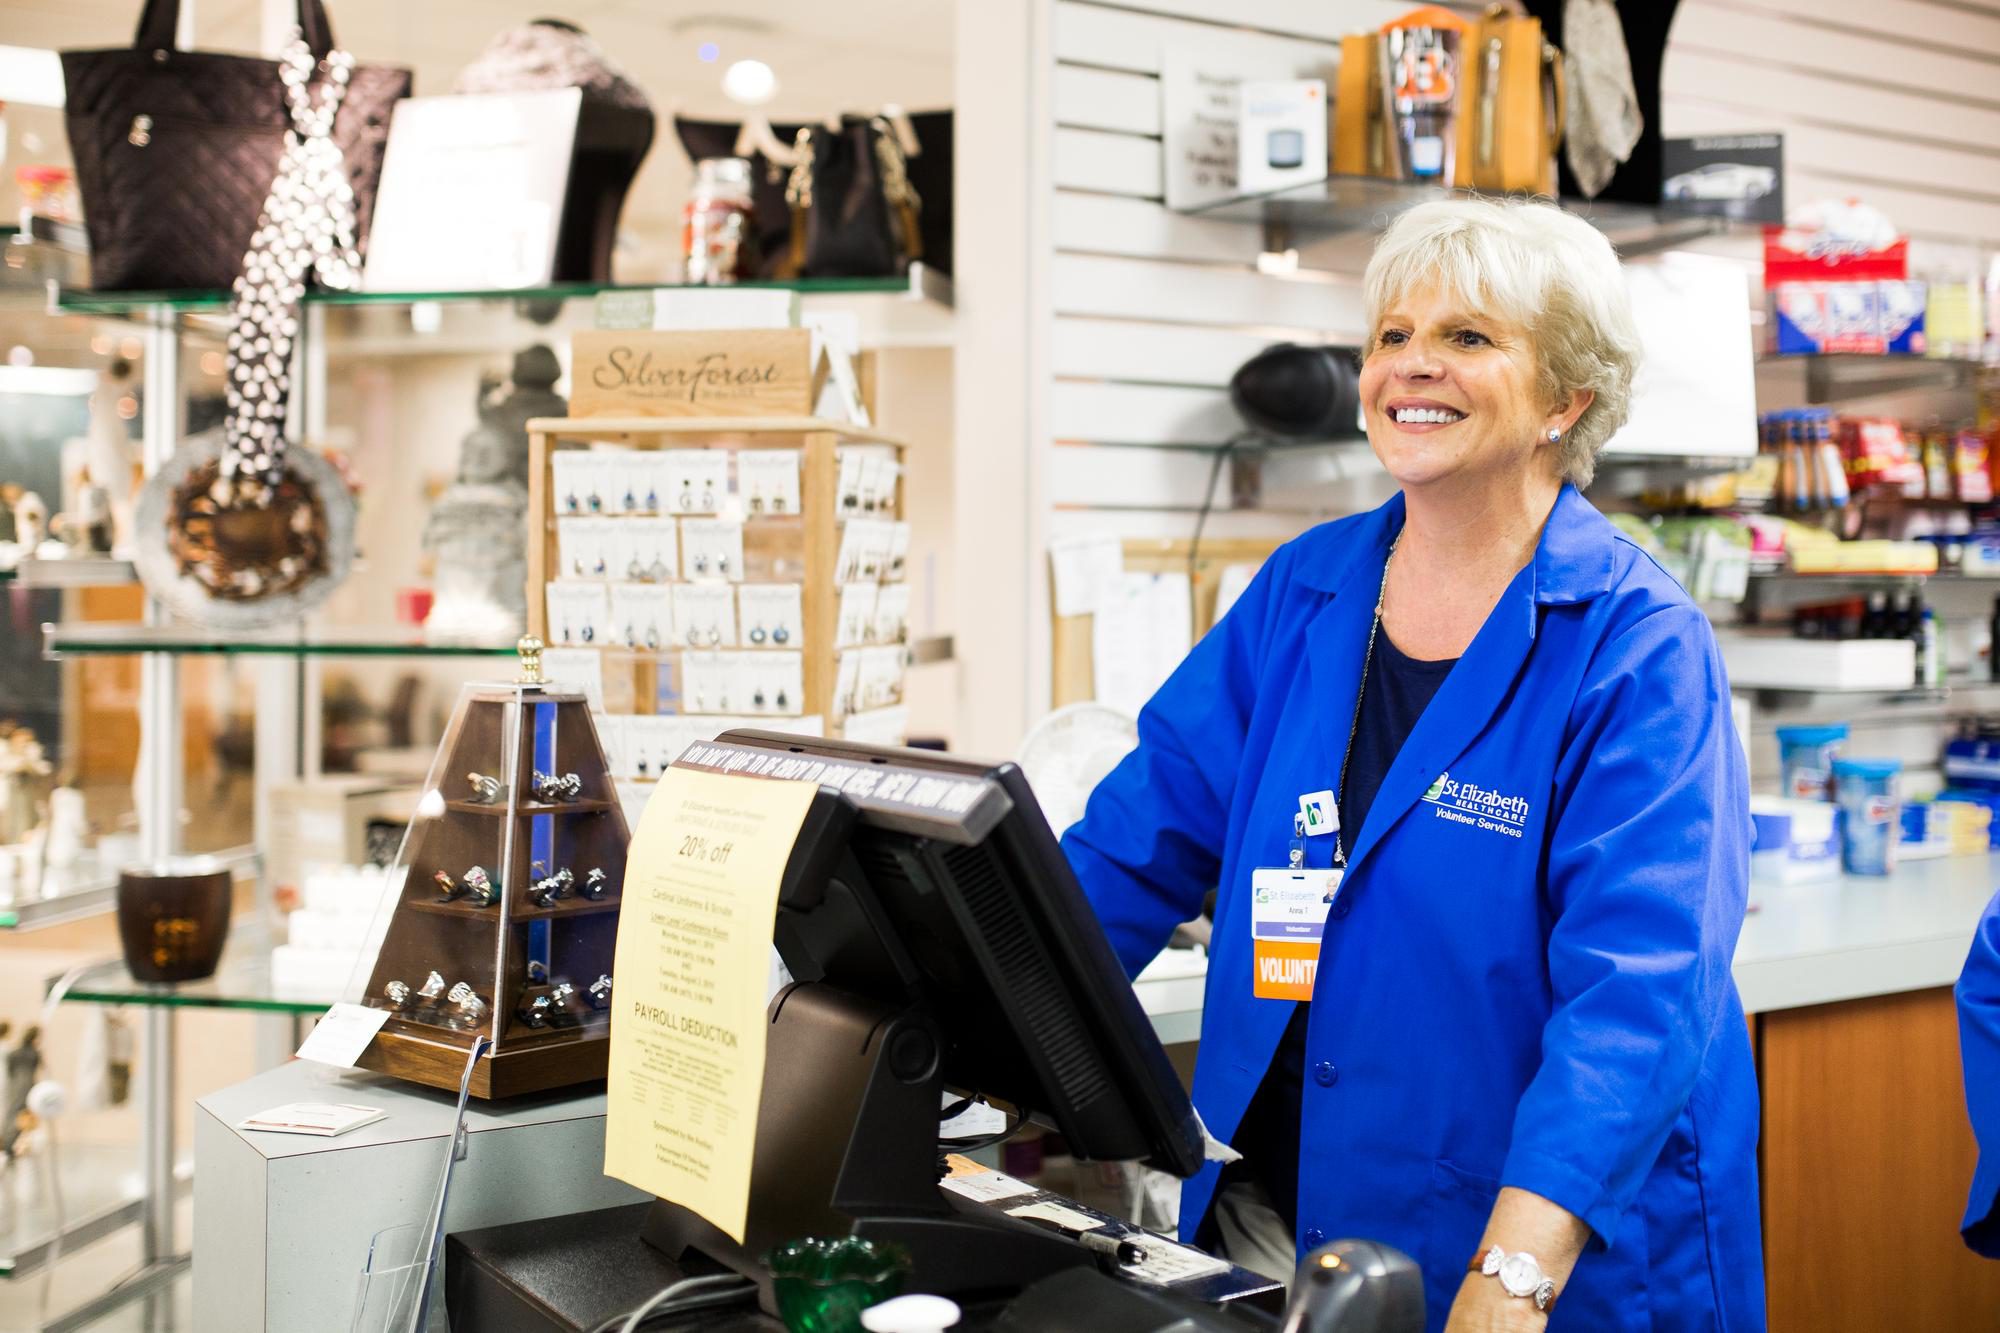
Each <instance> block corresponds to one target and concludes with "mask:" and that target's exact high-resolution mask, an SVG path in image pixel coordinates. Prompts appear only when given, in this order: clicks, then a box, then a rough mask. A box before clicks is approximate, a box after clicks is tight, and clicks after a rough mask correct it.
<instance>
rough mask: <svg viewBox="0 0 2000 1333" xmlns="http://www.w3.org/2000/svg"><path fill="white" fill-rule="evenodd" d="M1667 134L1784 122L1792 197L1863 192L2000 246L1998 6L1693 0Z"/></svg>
mask: <svg viewBox="0 0 2000 1333" xmlns="http://www.w3.org/2000/svg"><path fill="white" fill-rule="evenodd" d="M1661 84H1662V88H1663V90H1664V92H1663V97H1664V105H1663V106H1662V108H1661V120H1662V122H1663V127H1664V129H1665V130H1666V132H1667V133H1669V134H1674V135H1684V134H1703V133H1715V132H1722V131H1729V130H1746V129H1775V130H1782V131H1783V132H1784V134H1785V176H1786V180H1785V189H1786V199H1787V202H1788V203H1790V204H1794V205H1796V204H1799V203H1803V202H1807V201H1809V200H1811V199H1814V198H1820V197H1832V198H1848V197H1859V198H1862V199H1864V200H1866V201H1867V202H1869V203H1871V204H1874V205H1875V206H1877V207H1879V208H1881V209H1882V210H1884V211H1885V212H1886V213H1888V214H1889V216H1890V217H1892V218H1893V219H1895V221H1896V223H1897V225H1898V226H1900V227H1901V228H1902V229H1903V230H1905V231H1907V232H1908V233H1910V235H1912V236H1913V237H1919V238H1924V239H1932V240H1944V241H1972V242H1977V243H1981V244H1984V245H1986V246H1996V245H2000V10H1995V9H1994V8H1993V7H1991V6H1975V5H1967V4H1963V3H1958V2H1957V0H1757V3H1756V4H1755V5H1754V6H1749V5H1738V4H1732V3H1725V2H1724V0H1687V2H1686V3H1685V4H1683V5H1682V6H1681V8H1680V10H1679V11H1678V13H1677V14H1676V16H1675V19H1674V27H1673V34H1672V39H1671V41H1670V42H1669V44H1668V50H1667V59H1666V64H1665V67H1664V69H1663V70H1662V73H1661Z"/></svg>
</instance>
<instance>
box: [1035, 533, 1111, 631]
mask: <svg viewBox="0 0 2000 1333" xmlns="http://www.w3.org/2000/svg"><path fill="white" fill-rule="evenodd" d="M1049 572H1050V574H1051V575H1052V576H1053V577H1054V579H1055V585H1056V589H1055V591H1056V599H1055V600H1056V614H1057V615H1059V616H1087V615H1091V614H1092V613H1094V612H1095V611H1096V610H1097V604H1098V602H1100V601H1101V600H1103V597H1104V589H1105V588H1106V587H1107V586H1108V585H1109V584H1111V583H1114V582H1116V581H1117V580H1118V579H1120V578H1123V577H1124V575H1125V544H1124V543H1123V542H1121V541H1119V540H1118V539H1117V538H1116V537H1064V538H1060V539H1059V540H1056V541H1052V542H1050V543H1049Z"/></svg>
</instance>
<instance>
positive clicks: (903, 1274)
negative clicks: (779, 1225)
mask: <svg viewBox="0 0 2000 1333" xmlns="http://www.w3.org/2000/svg"><path fill="white" fill-rule="evenodd" d="M764 1262H765V1264H766V1265H768V1266H769V1267H770V1270H771V1277H772V1279H773V1281H772V1284H771V1285H772V1291H773V1293H774V1294H775V1295H776V1297H777V1301H778V1317H779V1318H780V1319H782V1320H784V1321H785V1327H786V1328H787V1329H789V1330H791V1333H862V1330H861V1312H862V1311H863V1310H865V1309H867V1308H868V1307H869V1306H871V1305H879V1304H881V1303H882V1302H883V1301H886V1300H888V1299H890V1298H891V1297H893V1296H898V1295H901V1294H902V1290H903V1282H904V1280H905V1279H906V1278H907V1277H908V1276H909V1273H910V1256H909V1255H908V1254H907V1253H906V1252H905V1251H904V1250H903V1248H902V1247H901V1246H899V1245H890V1244H887V1243H882V1244H877V1243H876V1242H875V1241H872V1240H863V1239H861V1238H860V1237H858V1236H839V1237H825V1236H808V1237H806V1238H805V1239H803V1240H789V1241H786V1242H785V1243H784V1244H783V1245H780V1246H778V1247H777V1248H776V1249H774V1250H772V1251H771V1252H770V1253H769V1254H767V1255H765V1256H764Z"/></svg>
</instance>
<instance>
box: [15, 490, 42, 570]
mask: <svg viewBox="0 0 2000 1333" xmlns="http://www.w3.org/2000/svg"><path fill="white" fill-rule="evenodd" d="M48 535H49V507H48V505H47V504H45V503H43V501H42V497H41V496H39V495H37V494H35V492H33V491H22V492H21V495H20V498H19V499H17V500H15V501H14V544H15V545H17V546H19V547H20V548H21V555H22V558H23V559H26V558H29V557H32V556H34V555H36V554H37V553H38V551H39V548H40V547H41V544H42V543H43V542H44V541H46V540H48Z"/></svg>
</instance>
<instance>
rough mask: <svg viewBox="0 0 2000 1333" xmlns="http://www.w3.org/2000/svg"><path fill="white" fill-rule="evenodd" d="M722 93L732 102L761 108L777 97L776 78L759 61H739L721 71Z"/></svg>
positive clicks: (768, 68)
mask: <svg viewBox="0 0 2000 1333" xmlns="http://www.w3.org/2000/svg"><path fill="white" fill-rule="evenodd" d="M722 91H723V93H724V94H725V95H726V96H727V97H728V98H729V100H730V101H732V102H741V103H742V104H743V105H744V106H762V105H763V104H764V103H766V102H768V101H770V100H771V99H772V98H773V97H775V96H776V95H777V92H778V76H777V75H776V74H773V73H772V72H771V67H770V66H769V65H767V64H765V63H764V62H763V61H761V60H739V61H737V62H736V63H735V64H733V65H731V66H730V67H729V68H728V69H727V70H725V71H723V74H722Z"/></svg>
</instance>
